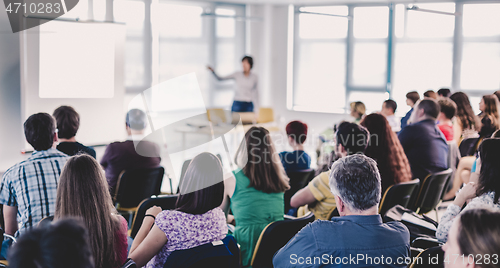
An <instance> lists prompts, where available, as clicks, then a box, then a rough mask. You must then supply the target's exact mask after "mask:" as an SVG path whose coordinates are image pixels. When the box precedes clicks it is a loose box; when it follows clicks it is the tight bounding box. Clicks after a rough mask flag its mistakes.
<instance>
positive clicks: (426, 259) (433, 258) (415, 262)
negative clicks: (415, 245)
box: [409, 247, 444, 268]
mask: <svg viewBox="0 0 500 268" xmlns="http://www.w3.org/2000/svg"><path fill="white" fill-rule="evenodd" d="M409 267H410V268H418V267H439V268H442V267H443V268H444V252H443V250H442V249H441V247H433V248H428V249H426V250H424V251H422V252H420V254H418V255H417V257H415V258H412V263H411V265H410V266H409Z"/></svg>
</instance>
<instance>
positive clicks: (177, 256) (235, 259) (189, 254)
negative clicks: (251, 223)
mask: <svg viewBox="0 0 500 268" xmlns="http://www.w3.org/2000/svg"><path fill="white" fill-rule="evenodd" d="M239 265H240V250H239V248H238V244H237V243H236V240H235V239H234V237H233V236H232V235H228V236H226V237H225V238H224V239H222V240H221V241H215V242H212V243H207V244H203V245H200V246H197V247H194V248H190V249H184V250H176V251H174V252H172V253H171V254H170V256H168V258H167V261H166V262H165V264H164V266H163V267H165V268H181V267H182V268H184V267H188V268H198V267H227V268H239Z"/></svg>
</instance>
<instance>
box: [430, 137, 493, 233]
mask: <svg viewBox="0 0 500 268" xmlns="http://www.w3.org/2000/svg"><path fill="white" fill-rule="evenodd" d="M498 163H500V139H486V140H484V141H483V142H482V143H481V145H480V148H479V158H478V159H477V160H476V170H475V173H477V174H478V176H471V181H470V182H469V183H467V184H466V185H465V186H464V187H462V189H461V190H460V192H458V194H457V196H456V197H455V200H454V201H453V204H451V205H449V206H448V208H447V209H446V212H445V213H444V214H443V217H442V218H441V221H440V222H439V225H438V228H437V231H436V237H437V239H439V240H440V241H442V242H446V241H447V239H448V233H449V231H450V228H451V226H452V224H453V221H454V220H455V218H456V217H457V215H459V214H461V212H460V211H461V210H462V207H463V206H464V205H465V204H466V203H467V206H466V207H465V208H464V209H463V210H462V213H463V212H464V211H467V210H471V209H474V208H479V207H483V206H487V207H492V208H495V209H500V203H499V201H500V180H498V178H499V177H500V165H499V164H498ZM469 200H470V201H469Z"/></svg>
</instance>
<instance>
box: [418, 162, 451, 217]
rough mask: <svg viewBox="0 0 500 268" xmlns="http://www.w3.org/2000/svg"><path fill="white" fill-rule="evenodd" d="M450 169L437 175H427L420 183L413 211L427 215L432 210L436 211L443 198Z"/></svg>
mask: <svg viewBox="0 0 500 268" xmlns="http://www.w3.org/2000/svg"><path fill="white" fill-rule="evenodd" d="M451 172H452V171H451V169H447V170H444V171H441V172H438V173H434V174H429V175H428V176H427V177H425V179H424V181H423V182H422V183H421V186H420V189H419V192H418V195H417V199H416V202H415V205H414V206H413V208H412V209H413V210H414V211H415V212H417V213H419V214H424V213H428V212H430V211H432V210H435V211H436V217H437V210H436V207H437V205H438V204H439V202H440V201H441V199H442V197H443V192H445V191H446V189H445V187H446V183H447V182H448V179H449V177H450V176H451Z"/></svg>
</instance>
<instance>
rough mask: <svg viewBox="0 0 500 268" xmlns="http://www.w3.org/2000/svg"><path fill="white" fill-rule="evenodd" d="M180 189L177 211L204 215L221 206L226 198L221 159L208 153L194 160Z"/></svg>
mask: <svg viewBox="0 0 500 268" xmlns="http://www.w3.org/2000/svg"><path fill="white" fill-rule="evenodd" d="M179 189H180V195H179V197H178V198H177V203H176V205H175V206H176V210H179V211H182V212H185V213H189V214H204V213H205V212H207V211H209V210H212V209H214V208H216V207H218V206H220V204H221V203H222V199H223V197H224V182H223V171H222V164H221V162H220V160H219V158H218V157H217V156H215V155H213V154H211V153H207V152H205V153H201V154H199V155H197V156H196V157H195V158H193V160H191V163H190V164H189V166H188V168H187V170H186V174H185V175H184V179H183V180H182V182H181V184H180V186H179Z"/></svg>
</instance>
